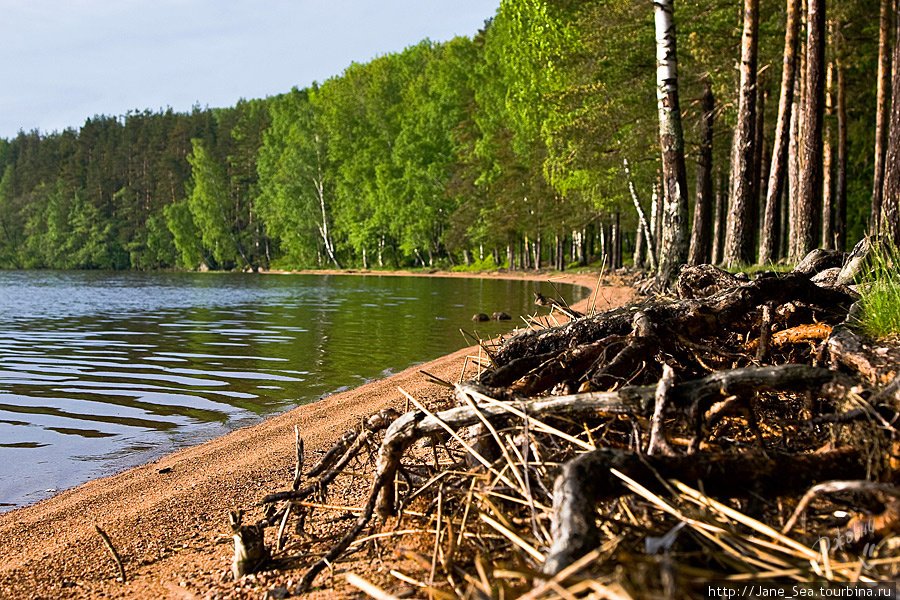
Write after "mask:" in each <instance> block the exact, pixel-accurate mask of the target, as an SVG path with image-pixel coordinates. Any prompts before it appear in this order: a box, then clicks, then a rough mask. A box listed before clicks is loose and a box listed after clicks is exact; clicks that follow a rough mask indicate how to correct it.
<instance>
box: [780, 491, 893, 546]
mask: <svg viewBox="0 0 900 600" xmlns="http://www.w3.org/2000/svg"><path fill="white" fill-rule="evenodd" d="M837 492H868V493H871V492H882V493H884V494H890V495H891V496H898V497H900V488H897V487H895V486H893V485H889V484H887V483H877V482H875V481H858V480H854V481H826V482H824V483H820V484H818V485H814V486H812V487H811V488H809V491H807V492H806V493H805V494H803V497H802V498H801V499H800V502H798V503H797V508H795V509H794V512H793V513H792V514H791V518H790V519H788V520H787V523H785V524H784V527H782V528H781V533H783V534H787V533H788V532H789V531H790V530H791V529H793V528H794V525H795V524H796V523H797V519H799V518H800V515H801V514H803V511H804V510H806V507H807V505H808V504H809V503H810V501H811V500H812V499H813V498H815V497H816V495H817V494H834V493H837Z"/></svg>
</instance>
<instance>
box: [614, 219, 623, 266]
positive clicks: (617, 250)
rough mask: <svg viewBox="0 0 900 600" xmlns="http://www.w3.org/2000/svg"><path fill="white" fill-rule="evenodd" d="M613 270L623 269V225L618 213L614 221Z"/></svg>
mask: <svg viewBox="0 0 900 600" xmlns="http://www.w3.org/2000/svg"><path fill="white" fill-rule="evenodd" d="M613 240H615V241H614V242H613V268H615V269H620V268H622V223H621V220H620V215H619V213H618V212H616V218H615V220H614V221H613Z"/></svg>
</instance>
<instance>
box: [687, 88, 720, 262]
mask: <svg viewBox="0 0 900 600" xmlns="http://www.w3.org/2000/svg"><path fill="white" fill-rule="evenodd" d="M700 105H701V107H702V110H703V115H702V117H701V121H700V156H699V160H698V162H697V189H696V191H695V194H696V196H695V197H696V200H695V202H694V223H693V226H692V228H691V246H690V250H689V251H688V264H689V265H700V264H704V263H708V262H710V260H712V225H713V223H712V209H713V182H712V142H713V120H714V117H715V101H714V99H713V94H712V89H711V88H710V86H709V80H708V79H707V80H705V81H704V82H703V95H702V96H701V99H700Z"/></svg>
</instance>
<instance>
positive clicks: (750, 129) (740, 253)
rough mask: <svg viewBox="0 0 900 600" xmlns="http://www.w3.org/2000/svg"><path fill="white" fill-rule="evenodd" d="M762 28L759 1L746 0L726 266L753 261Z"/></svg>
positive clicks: (726, 236) (726, 238)
mask: <svg viewBox="0 0 900 600" xmlns="http://www.w3.org/2000/svg"><path fill="white" fill-rule="evenodd" d="M758 31H759V0H744V31H743V38H742V42H741V88H740V100H739V103H738V122H737V125H736V126H735V128H734V142H733V143H734V149H733V151H732V157H733V159H734V161H735V163H734V165H733V167H732V169H731V178H732V180H731V190H732V191H731V207H730V209H729V211H728V228H727V231H726V233H725V255H724V260H723V262H724V263H725V264H726V265H737V264H740V263H748V262H751V261H752V260H753V256H752V253H753V242H754V238H753V233H754V230H753V221H754V220H755V219H754V217H753V214H754V211H755V210H756V202H755V201H754V195H755V194H756V192H757V191H758V180H757V179H756V177H755V176H754V173H755V172H756V170H755V165H754V163H755V160H754V159H755V158H756V62H757V52H756V48H757V40H758Z"/></svg>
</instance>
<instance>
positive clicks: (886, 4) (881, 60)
mask: <svg viewBox="0 0 900 600" xmlns="http://www.w3.org/2000/svg"><path fill="white" fill-rule="evenodd" d="M890 35H891V0H881V23H880V26H879V28H878V83H877V90H876V105H875V175H874V177H873V183H872V209H871V212H870V213H869V231H870V233H872V234H876V233H878V229H879V227H880V226H881V198H882V195H883V194H884V155H885V148H886V146H887V133H888V90H889V88H890V76H891V39H890Z"/></svg>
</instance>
